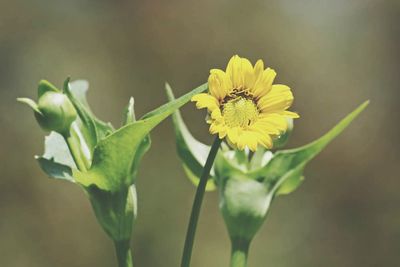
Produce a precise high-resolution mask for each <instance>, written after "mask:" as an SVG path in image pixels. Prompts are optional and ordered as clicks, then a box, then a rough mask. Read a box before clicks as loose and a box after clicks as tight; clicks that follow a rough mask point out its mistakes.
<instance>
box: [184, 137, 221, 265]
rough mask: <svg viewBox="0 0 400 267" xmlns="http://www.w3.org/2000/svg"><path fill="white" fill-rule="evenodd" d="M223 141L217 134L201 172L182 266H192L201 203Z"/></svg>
mask: <svg viewBox="0 0 400 267" xmlns="http://www.w3.org/2000/svg"><path fill="white" fill-rule="evenodd" d="M221 142H222V140H221V139H220V138H219V137H218V136H217V137H216V138H215V140H214V143H213V145H212V147H211V150H210V153H209V154H208V157H207V161H206V164H205V165H204V169H203V173H202V174H201V177H200V182H199V185H198V186H197V190H196V195H195V197H194V201H193V206H192V213H191V214H190V219H189V225H188V229H187V232H186V239H185V246H184V249H183V255H182V261H181V267H189V266H190V259H191V257H192V249H193V243H194V237H195V234H196V228H197V222H198V220H199V214H200V209H201V204H202V202H203V197H204V192H205V189H206V185H207V180H208V177H209V176H210V171H211V167H212V166H213V163H214V160H215V157H216V155H217V152H218V149H219V146H220V144H221Z"/></svg>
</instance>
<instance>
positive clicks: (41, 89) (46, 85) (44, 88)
mask: <svg viewBox="0 0 400 267" xmlns="http://www.w3.org/2000/svg"><path fill="white" fill-rule="evenodd" d="M47 92H54V93H61V90H60V89H58V88H57V87H55V86H54V85H53V84H51V83H50V82H49V81H46V80H41V81H40V82H39V85H38V98H40V97H42V96H43V95H44V94H45V93H47Z"/></svg>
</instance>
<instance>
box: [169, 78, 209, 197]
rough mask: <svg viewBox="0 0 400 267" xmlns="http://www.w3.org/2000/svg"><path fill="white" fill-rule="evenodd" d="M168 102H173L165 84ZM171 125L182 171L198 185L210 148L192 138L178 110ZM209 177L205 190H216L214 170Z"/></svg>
mask: <svg viewBox="0 0 400 267" xmlns="http://www.w3.org/2000/svg"><path fill="white" fill-rule="evenodd" d="M165 89H166V92H167V96H168V100H169V101H173V100H175V97H174V94H173V92H172V89H171V87H170V86H169V84H168V83H167V84H165ZM172 123H173V125H174V130H175V139H176V148H177V151H178V156H179V158H180V159H181V160H182V165H183V169H184V171H185V173H186V175H187V177H188V178H189V180H190V181H191V182H192V183H193V184H194V185H196V186H197V185H198V184H199V182H200V176H201V173H202V172H203V167H204V165H205V163H206V160H207V156H208V154H209V153H210V149H211V148H210V146H207V145H205V144H203V143H201V142H200V141H198V140H197V139H195V138H194V137H193V135H192V134H191V133H190V132H189V130H188V128H187V127H186V125H185V123H184V121H183V119H182V116H181V113H180V111H179V110H177V111H175V112H174V114H172ZM210 173H211V176H210V177H209V179H208V182H207V185H206V190H208V191H211V190H215V189H216V185H215V182H214V179H213V177H212V176H213V173H214V170H213V169H211V172H210Z"/></svg>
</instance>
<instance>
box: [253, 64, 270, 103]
mask: <svg viewBox="0 0 400 267" xmlns="http://www.w3.org/2000/svg"><path fill="white" fill-rule="evenodd" d="M275 77H276V72H275V71H274V70H273V69H271V68H267V69H266V70H264V71H263V73H262V74H261V75H259V78H258V79H257V81H256V82H255V84H254V87H253V88H252V92H253V95H254V97H255V98H256V99H259V98H261V97H263V96H265V95H266V94H267V93H268V92H269V91H270V90H271V88H272V83H273V82H274V79H275Z"/></svg>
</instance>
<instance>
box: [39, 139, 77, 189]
mask: <svg viewBox="0 0 400 267" xmlns="http://www.w3.org/2000/svg"><path fill="white" fill-rule="evenodd" d="M44 145H45V148H44V154H43V156H35V158H36V160H37V161H38V163H39V165H40V167H41V168H42V170H43V171H44V172H45V173H46V174H47V175H48V176H49V177H51V178H56V179H62V180H67V181H70V182H75V181H74V178H73V169H76V166H75V163H74V161H73V159H72V156H71V154H70V152H69V149H68V146H67V144H66V143H65V140H64V138H63V137H62V136H61V135H60V134H58V133H56V132H51V133H50V134H49V135H48V136H46V137H45V142H44Z"/></svg>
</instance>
